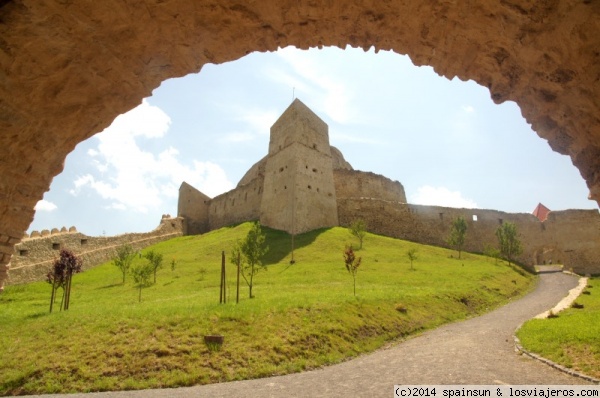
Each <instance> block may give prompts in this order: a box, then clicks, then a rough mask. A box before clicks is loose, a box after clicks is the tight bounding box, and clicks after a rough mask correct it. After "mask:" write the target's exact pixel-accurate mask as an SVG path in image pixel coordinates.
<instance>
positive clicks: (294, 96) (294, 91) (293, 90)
mask: <svg viewBox="0 0 600 398" xmlns="http://www.w3.org/2000/svg"><path fill="white" fill-rule="evenodd" d="M295 99H296V87H292V101H293V100H295Z"/></svg>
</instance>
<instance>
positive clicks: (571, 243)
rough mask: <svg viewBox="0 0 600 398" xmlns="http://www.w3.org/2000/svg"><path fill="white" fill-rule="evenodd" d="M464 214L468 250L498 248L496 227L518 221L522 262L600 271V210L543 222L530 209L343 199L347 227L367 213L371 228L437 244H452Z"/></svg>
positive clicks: (558, 214) (340, 206) (342, 219)
mask: <svg viewBox="0 0 600 398" xmlns="http://www.w3.org/2000/svg"><path fill="white" fill-rule="evenodd" d="M459 216H462V217H464V218H465V220H466V221H467V226H468V232H467V237H466V242H465V247H464V250H465V251H470V252H483V251H484V250H485V248H486V246H488V245H489V246H494V247H496V246H497V238H496V235H495V232H496V229H497V228H498V226H499V225H500V224H501V223H503V222H506V221H509V222H513V223H515V224H516V225H517V228H518V230H519V233H520V238H521V242H522V243H523V247H524V250H523V253H522V254H521V256H520V257H519V258H518V261H519V262H520V263H522V264H524V265H526V266H528V267H529V268H532V267H533V266H534V265H537V264H547V263H551V262H552V263H561V264H564V266H565V268H566V269H572V270H573V271H574V272H577V273H580V274H600V261H599V259H600V245H598V242H599V241H600V214H599V213H598V211H597V210H566V211H557V212H551V213H550V214H549V216H548V219H547V220H546V221H545V222H540V221H539V220H538V219H537V218H536V217H535V216H533V215H531V214H524V213H517V214H513V213H505V212H501V211H495V210H482V209H455V208H448V207H440V206H420V205H408V204H405V203H401V202H394V201H386V200H380V199H368V198H338V217H339V221H340V225H342V226H349V225H350V223H351V222H352V221H354V220H355V219H358V218H361V219H363V220H365V221H366V222H367V226H368V230H369V231H371V232H374V233H377V234H381V235H386V236H391V237H395V238H400V239H406V240H410V241H413V242H419V243H425V244H430V245H435V246H442V247H448V245H447V243H446V239H447V237H448V235H449V233H450V227H451V224H452V221H453V220H454V219H456V218H457V217H459Z"/></svg>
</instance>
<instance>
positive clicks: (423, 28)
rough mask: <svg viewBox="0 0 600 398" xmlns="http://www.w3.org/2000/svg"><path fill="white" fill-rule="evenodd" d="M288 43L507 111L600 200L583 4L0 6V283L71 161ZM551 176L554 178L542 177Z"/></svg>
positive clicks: (591, 44) (43, 1) (599, 121)
mask: <svg viewBox="0 0 600 398" xmlns="http://www.w3.org/2000/svg"><path fill="white" fill-rule="evenodd" d="M289 45H293V46H296V47H298V48H302V49H308V48H310V47H322V46H338V47H341V48H345V47H346V46H347V45H350V46H353V47H362V48H364V49H365V50H366V49H369V48H370V47H372V46H374V47H375V49H376V50H393V51H395V52H396V53H398V54H408V55H409V56H410V57H411V59H412V61H413V62H414V63H415V64H416V65H431V66H433V67H434V69H435V71H436V72H437V73H438V74H439V75H441V76H445V77H446V78H448V79H451V78H453V77H458V78H460V79H462V80H469V79H470V80H474V81H476V82H478V83H479V84H481V85H482V86H485V87H487V88H489V90H490V95H491V97H492V99H493V100H494V101H495V102H496V103H501V102H504V101H509V100H510V101H515V102H517V103H518V104H519V106H520V108H521V111H522V114H523V116H524V117H525V118H526V120H527V121H528V122H529V123H530V124H531V125H532V128H533V129H534V130H535V131H536V132H537V133H538V135H539V136H540V137H542V138H544V139H546V140H548V143H549V144H550V146H551V147H552V149H553V150H555V151H557V152H559V153H562V154H566V155H569V156H570V157H571V159H572V161H573V164H574V165H575V166H576V167H577V168H578V169H579V170H580V172H581V175H582V176H583V178H584V179H585V180H586V182H587V184H588V187H589V188H590V197H591V198H592V199H595V200H596V201H600V3H599V2H595V1H591V0H501V1H489V0H487V1H486V0H466V1H456V0H446V1H443V0H439V1H434V0H431V1H414V0H388V1H369V0H354V1H340V0H325V1H315V0H308V1H305V0H300V1H299V0H262V1H260V2H251V3H250V2H247V1H241V0H229V1H218V0H205V1H202V0H154V1H151V0H146V1H142V0H103V1H101V2H76V1H70V0H62V1H58V0H56V1H50V0H39V1H27V0H4V1H0V68H1V69H0V82H1V85H0V126H1V130H0V173H1V175H2V178H1V179H0V286H1V285H2V280H3V279H4V278H5V277H6V271H4V270H5V269H6V266H7V264H8V263H9V261H10V256H11V254H12V252H13V246H14V244H15V243H17V242H18V241H19V240H20V239H21V237H22V236H23V232H24V231H25V230H26V229H27V228H28V226H29V224H30V223H31V221H32V220H33V216H34V210H33V207H34V206H35V204H36V203H37V201H38V200H40V199H41V198H42V197H43V194H44V192H45V191H47V190H48V188H49V186H50V183H51V181H52V178H53V177H54V176H55V175H57V174H59V173H60V172H61V171H62V167H63V162H64V159H65V157H66V155H67V154H68V153H69V152H70V151H71V150H73V148H74V147H75V146H76V145H77V144H78V143H79V142H81V141H83V140H85V139H86V138H88V137H90V136H92V135H93V134H95V133H97V132H99V131H101V130H103V129H104V128H105V127H107V126H108V125H109V124H110V123H111V122H112V120H113V119H114V118H115V117H116V116H117V115H119V114H121V113H124V112H126V111H128V110H130V109H132V108H133V107H135V106H136V105H138V104H139V103H140V102H141V99H142V98H144V97H147V96H149V95H150V94H151V92H152V90H153V89H155V88H156V87H158V86H159V85H160V83H161V82H162V81H163V80H165V79H168V78H172V77H180V76H183V75H186V74H188V73H193V72H198V71H199V70H200V69H201V68H202V66H203V65H204V64H206V63H222V62H226V61H230V60H235V59H238V58H240V57H243V56H244V55H246V54H249V53H250V52H253V51H263V52H264V51H275V50H277V49H278V48H283V47H286V46H289ZM549 178H551V176H549Z"/></svg>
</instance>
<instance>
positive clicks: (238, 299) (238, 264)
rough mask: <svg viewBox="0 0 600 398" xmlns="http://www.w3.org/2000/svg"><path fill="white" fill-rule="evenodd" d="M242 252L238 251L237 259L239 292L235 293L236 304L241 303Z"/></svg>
mask: <svg viewBox="0 0 600 398" xmlns="http://www.w3.org/2000/svg"><path fill="white" fill-rule="evenodd" d="M240 260H241V258H240V252H239V251H238V257H237V291H236V293H235V303H236V304H237V303H239V302H240Z"/></svg>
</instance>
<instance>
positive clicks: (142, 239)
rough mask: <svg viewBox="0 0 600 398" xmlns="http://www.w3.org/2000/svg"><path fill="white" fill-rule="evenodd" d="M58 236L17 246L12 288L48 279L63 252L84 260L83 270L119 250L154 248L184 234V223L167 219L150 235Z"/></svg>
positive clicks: (64, 232) (13, 262)
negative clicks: (50, 270)
mask: <svg viewBox="0 0 600 398" xmlns="http://www.w3.org/2000/svg"><path fill="white" fill-rule="evenodd" d="M71 230H72V232H66V231H63V232H55V233H51V234H44V235H45V236H39V237H38V235H40V234H37V233H32V236H34V235H35V237H32V238H26V239H23V241H21V243H19V244H17V245H15V250H14V253H13V256H12V261H11V267H10V278H9V281H8V283H9V284H13V285H14V284H20V283H28V282H35V281H42V280H45V279H46V274H47V272H48V270H49V269H50V267H51V266H52V264H53V263H54V260H55V259H57V258H58V257H59V252H60V250H61V249H68V250H71V251H72V252H74V253H75V254H76V255H78V256H80V257H81V258H82V259H83V269H84V270H86V269H90V268H92V267H94V266H96V265H99V264H102V263H104V262H106V261H109V260H111V259H112V258H113V257H114V255H115V254H116V249H117V248H118V247H119V246H121V245H123V244H126V243H128V244H130V245H131V246H133V248H134V249H135V250H141V249H143V248H145V247H147V246H150V245H152V244H155V243H158V242H162V241H165V240H168V239H171V238H174V237H177V236H181V235H182V234H183V219H182V218H170V217H165V216H163V219H162V220H161V222H160V224H159V226H158V227H157V228H156V229H155V230H153V231H151V232H147V233H129V234H123V235H117V236H110V237H103V236H100V237H92V236H87V235H84V234H82V233H80V232H77V231H75V230H74V229H73V228H72V229H71Z"/></svg>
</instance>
